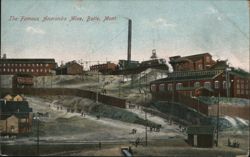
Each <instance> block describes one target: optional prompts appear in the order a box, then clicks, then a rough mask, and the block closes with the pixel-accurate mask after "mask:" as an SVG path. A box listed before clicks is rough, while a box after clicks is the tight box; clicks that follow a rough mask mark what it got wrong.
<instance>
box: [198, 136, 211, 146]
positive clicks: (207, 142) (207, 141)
mask: <svg viewBox="0 0 250 157" xmlns="http://www.w3.org/2000/svg"><path fill="white" fill-rule="evenodd" d="M213 144H214V138H213V135H197V146H198V147H201V148H212V147H213Z"/></svg>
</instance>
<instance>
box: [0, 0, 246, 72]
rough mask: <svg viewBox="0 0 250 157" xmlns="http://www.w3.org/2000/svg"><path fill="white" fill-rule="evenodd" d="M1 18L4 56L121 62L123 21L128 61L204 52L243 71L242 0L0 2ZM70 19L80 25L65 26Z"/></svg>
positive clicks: (244, 35) (244, 42) (65, 60)
mask: <svg viewBox="0 0 250 157" xmlns="http://www.w3.org/2000/svg"><path fill="white" fill-rule="evenodd" d="M1 16H2V17H1V52H2V54H3V53H5V54H6V55H7V58H55V60H56V62H57V63H58V64H60V63H61V62H63V63H65V62H67V61H71V60H76V61H80V60H82V62H83V63H86V61H92V62H89V63H91V64H96V63H97V61H99V62H100V63H102V62H105V61H112V62H117V61H118V60H119V59H127V38H128V18H129V19H131V20H132V55H131V57H132V60H138V61H143V60H148V59H150V56H151V54H152V49H156V53H157V56H158V57H160V58H165V59H166V60H167V61H168V60H169V57H170V56H175V55H180V56H187V55H193V54H200V53H206V52H209V53H210V54H212V55H213V59H215V60H217V59H220V60H225V59H228V61H229V63H230V65H231V66H234V67H240V68H242V69H245V70H249V7H248V4H247V1H246V0H165V1H163V0H127V1H122V0H100V1H97V0H91V1H90V0H2V8H1ZM73 16H75V17H78V19H79V18H80V17H81V20H73V21H70V20H71V17H73ZM13 17H14V18H13ZM44 17H49V18H50V20H45V21H43V19H44ZM105 17H109V18H106V19H108V20H106V21H103V20H104V19H105ZM53 18H54V19H53ZM89 18H91V19H92V20H88V19H89ZM96 19H99V20H96Z"/></svg>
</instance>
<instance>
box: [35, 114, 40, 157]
mask: <svg viewBox="0 0 250 157" xmlns="http://www.w3.org/2000/svg"><path fill="white" fill-rule="evenodd" d="M34 119H35V120H37V133H36V135H37V136H36V138H37V141H36V142H37V143H36V144H37V145H36V152H37V156H39V154H40V152H39V151H40V150H39V122H40V121H39V120H40V119H39V114H38V112H37V113H36V116H35V117H34Z"/></svg>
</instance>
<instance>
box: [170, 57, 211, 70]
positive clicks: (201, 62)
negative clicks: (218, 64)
mask: <svg viewBox="0 0 250 157" xmlns="http://www.w3.org/2000/svg"><path fill="white" fill-rule="evenodd" d="M186 58H187V59H188V60H189V61H188V60H185V61H184V60H183V61H182V62H178V63H171V65H172V67H173V69H174V71H191V70H206V69H208V68H209V67H211V66H212V65H213V64H215V61H214V60H213V59H212V56H210V55H209V54H204V55H203V56H201V58H200V59H198V60H196V61H192V59H190V58H189V56H187V57H186ZM177 59H178V58H177Z"/></svg>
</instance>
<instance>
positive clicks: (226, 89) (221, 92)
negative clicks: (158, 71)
mask: <svg viewBox="0 0 250 157" xmlns="http://www.w3.org/2000/svg"><path fill="white" fill-rule="evenodd" d="M194 56H203V57H202V59H201V60H203V61H202V62H204V61H206V57H209V58H210V59H207V61H208V60H210V61H211V60H212V59H211V58H212V57H211V56H210V55H209V54H207V53H206V54H202V55H194ZM187 58H189V57H187ZM170 60H171V59H170ZM188 62H189V63H191V61H188ZM192 64H193V63H192ZM172 66H173V69H175V70H174V71H173V72H170V73H168V77H166V78H163V79H158V80H155V81H152V82H150V92H151V94H152V99H153V100H154V101H171V102H172V101H173V102H179V103H182V104H185V105H187V106H189V107H191V108H194V109H195V110H197V111H200V112H201V113H204V114H206V115H208V105H206V104H203V103H202V102H200V101H199V100H198V97H199V96H215V97H218V96H221V97H237V98H247V99H249V96H250V74H249V73H248V72H245V71H244V70H241V69H236V68H233V67H229V66H228V64H227V61H215V62H213V61H211V62H210V63H209V66H208V65H207V64H202V65H201V67H202V70H197V69H196V68H194V67H199V65H197V66H196V64H195V66H191V68H183V67H182V68H180V66H183V65H179V66H177V64H172ZM180 69H182V70H180ZM183 69H185V70H183Z"/></svg>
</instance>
